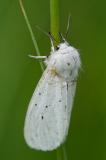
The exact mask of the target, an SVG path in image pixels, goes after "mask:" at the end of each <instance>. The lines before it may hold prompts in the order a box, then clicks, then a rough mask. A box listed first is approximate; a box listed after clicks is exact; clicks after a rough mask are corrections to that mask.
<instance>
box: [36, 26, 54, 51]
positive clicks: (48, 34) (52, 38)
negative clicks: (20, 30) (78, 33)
mask: <svg viewBox="0 0 106 160" xmlns="http://www.w3.org/2000/svg"><path fill="white" fill-rule="evenodd" d="M36 28H37V29H39V30H40V31H41V32H43V33H44V34H45V35H46V36H48V37H49V39H50V41H51V45H52V50H53V51H54V43H53V41H56V40H55V39H54V37H53V36H52V35H51V33H50V32H49V33H47V32H46V31H44V30H43V29H42V28H40V27H39V26H38V25H36Z"/></svg>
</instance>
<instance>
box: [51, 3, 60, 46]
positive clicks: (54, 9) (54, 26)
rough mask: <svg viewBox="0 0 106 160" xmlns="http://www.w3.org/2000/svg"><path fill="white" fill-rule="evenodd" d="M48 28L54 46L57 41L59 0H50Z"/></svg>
mask: <svg viewBox="0 0 106 160" xmlns="http://www.w3.org/2000/svg"><path fill="white" fill-rule="evenodd" d="M50 30H51V33H52V35H53V37H54V38H55V39H56V42H55V43H54V45H55V46H56V45H58V43H59V0H50Z"/></svg>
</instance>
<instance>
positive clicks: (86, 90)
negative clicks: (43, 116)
mask: <svg viewBox="0 0 106 160" xmlns="http://www.w3.org/2000/svg"><path fill="white" fill-rule="evenodd" d="M23 3H24V7H25V10H26V12H27V15H28V17H29V20H30V22H31V26H32V28H33V31H34V33H35V37H36V39H37V42H38V45H39V48H40V51H41V53H42V55H46V54H48V55H49V51H50V42H49V40H48V38H47V37H46V36H45V35H43V34H42V33H41V32H39V31H38V30H37V29H36V28H35V26H36V25H39V26H41V27H42V28H44V29H45V30H46V31H49V30H50V14H49V0H45V1H42V0H39V1H38V0H24V1H23ZM105 10H106V1H105V0H101V1H99V0H89V1H88V0H71V1H70V0H65V1H64V0H60V22H61V31H62V32H63V33H64V31H65V29H66V23H67V17H68V14H69V13H71V27H70V35H69V37H68V41H69V42H70V43H71V44H72V45H73V46H75V47H76V48H78V49H79V51H80V54H81V59H82V68H83V69H82V71H81V72H80V77H79V81H78V85H77V92H76V97H75V103H74V107H73V111H72V117H71V125H70V131H69V135H68V138H67V141H66V150H67V154H68V159H69V160H105V159H106V118H105V117H106V98H105V95H106V93H105V91H106V83H105V82H106V73H105V68H106V12H105ZM28 54H33V55H34V54H35V49H34V46H33V43H32V41H31V37H30V34H29V31H28V29H27V26H26V23H25V20H24V17H23V15H22V12H21V10H20V7H19V3H18V0H6V1H4V0H1V1H0V159H1V160H7V159H8V160H23V159H25V160H48V159H51V160H54V159H56V151H53V152H40V151H35V150H32V149H30V148H29V147H28V146H27V145H26V144H25V141H24V137H23V125H24V119H25V114H26V111H27V106H28V103H29V100H30V98H31V96H32V93H33V91H34V89H35V86H36V84H37V82H38V80H39V79H40V77H41V69H40V66H39V63H38V62H36V61H35V60H33V59H30V58H29V57H28Z"/></svg>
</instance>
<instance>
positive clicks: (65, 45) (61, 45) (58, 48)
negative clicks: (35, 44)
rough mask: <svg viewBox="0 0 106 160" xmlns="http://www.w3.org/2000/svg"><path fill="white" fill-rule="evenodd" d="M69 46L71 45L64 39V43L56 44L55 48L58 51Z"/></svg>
mask: <svg viewBox="0 0 106 160" xmlns="http://www.w3.org/2000/svg"><path fill="white" fill-rule="evenodd" d="M67 47H69V44H68V42H67V41H64V42H62V43H60V44H59V45H57V46H56V48H55V50H56V51H58V50H64V49H66V48H67Z"/></svg>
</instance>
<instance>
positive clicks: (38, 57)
mask: <svg viewBox="0 0 106 160" xmlns="http://www.w3.org/2000/svg"><path fill="white" fill-rule="evenodd" d="M28 56H29V57H30V58H34V59H46V58H47V56H32V55H28Z"/></svg>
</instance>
